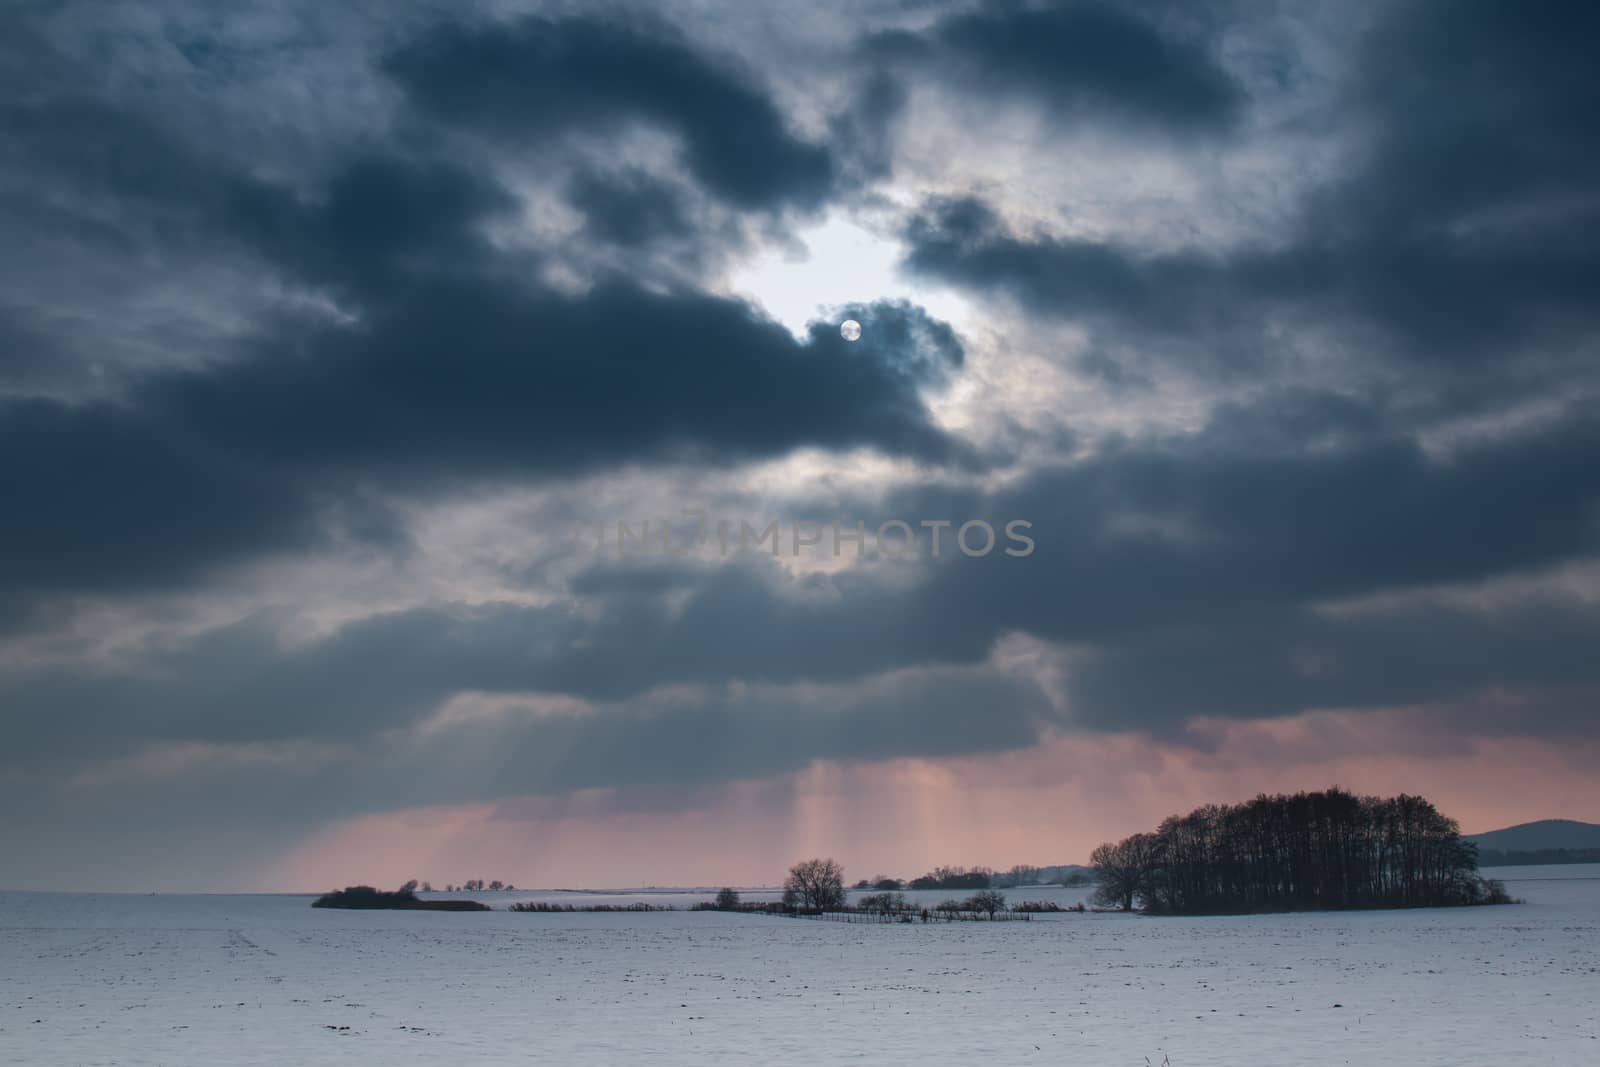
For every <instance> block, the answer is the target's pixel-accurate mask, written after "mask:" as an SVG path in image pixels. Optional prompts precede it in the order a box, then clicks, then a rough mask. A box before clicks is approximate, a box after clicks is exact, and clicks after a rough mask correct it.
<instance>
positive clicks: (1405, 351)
mask: <svg viewBox="0 0 1600 1067" xmlns="http://www.w3.org/2000/svg"><path fill="white" fill-rule="evenodd" d="M1388 14H1389V15H1390V18H1389V19H1388V21H1387V22H1386V23H1385V24H1384V25H1383V27H1382V28H1381V29H1380V30H1379V31H1378V32H1375V33H1374V34H1373V35H1372V36H1371V39H1370V43H1369V44H1368V46H1367V52H1366V54H1365V55H1364V57H1363V58H1362V59H1361V60H1360V61H1359V62H1358V64H1357V65H1356V67H1357V85H1356V87H1355V88H1354V89H1353V90H1352V91H1351V93H1350V101H1349V103H1350V107H1351V110H1352V113H1353V114H1354V116H1355V121H1356V122H1357V123H1358V124H1359V125H1360V126H1361V127H1363V128H1364V130H1365V131H1370V132H1367V133H1366V135H1365V141H1366V143H1368V144H1370V145H1372V147H1371V148H1370V149H1369V150H1366V151H1362V152H1358V153H1353V156H1354V158H1355V159H1356V160H1357V161H1358V164H1357V166H1356V167H1355V169H1354V170H1352V171H1350V172H1349V173H1346V174H1344V175H1343V176H1342V177H1341V178H1339V179H1338V180H1336V181H1335V182H1333V183H1331V184H1329V185H1326V186H1324V187H1323V188H1320V189H1316V190H1313V191H1312V192H1310V193H1309V194H1307V196H1306V197H1305V199H1304V201H1303V203H1302V204H1301V206H1300V211H1299V215H1298V218H1297V219H1296V220H1295V221H1294V223H1293V225H1292V227H1291V228H1290V230H1289V231H1288V233H1287V234H1285V235H1284V236H1283V238H1282V239H1277V240H1274V241H1272V242H1271V243H1270V244H1267V245H1262V246H1245V247H1241V248H1237V249H1233V250H1229V251H1222V252H1212V251H1176V252H1153V251H1149V250H1146V249H1143V248H1141V247H1139V246H1137V245H1135V244H1129V243H1120V242H1117V241H1115V240H1098V239H1080V238H1072V237H1056V236H1052V235H1050V234H1038V233H1029V234H1019V233H1016V232H1014V231H1012V230H1010V229H1008V228H1007V227H1006V225H1005V224H1004V222H1003V220H1001V219H1000V218H999V216H998V215H997V214H996V212H994V211H993V210H992V209H991V208H990V207H989V206H988V205H986V204H984V203H983V202H981V201H980V200H977V199H975V198H971V197H965V198H962V197H957V198H953V199H948V200H945V201H941V202H935V203H933V204H931V205H929V206H928V209H927V210H925V211H924V212H922V213H921V214H920V215H918V216H917V217H915V218H913V219H912V220H911V222H910V223H909V225H908V228H907V231H906V233H907V238H908V242H909V244H910V252H909V254H908V257H907V261H906V264H907V266H908V267H909V268H910V269H911V270H912V271H913V272H916V273H918V274H920V275H923V276H925V277H929V278H936V279H940V280H944V281H948V282H953V283H955V284H958V285H961V286H967V287H971V288H974V289H978V290H986V291H990V292H996V293H1004V294H1006V295H1009V296H1010V297H1012V298H1014V299H1015V300H1017V301H1018V302H1019V303H1021V304H1022V305H1023V306H1025V307H1026V308H1027V309H1028V310H1029V311H1031V312H1033V313H1035V314H1037V315H1040V316H1044V317H1049V318H1060V319H1067V320H1076V321H1083V322H1086V323H1091V324H1095V325H1096V326H1097V328H1098V329H1099V330H1100V332H1101V334H1102V336H1103V337H1104V338H1106V339H1110V340H1113V341H1120V342H1125V343H1133V344H1138V343H1139V342H1140V341H1149V340H1160V341H1162V342H1163V343H1167V342H1171V341H1174V340H1182V339H1184V338H1186V337H1187V338H1188V339H1189V340H1190V341H1191V342H1193V343H1190V344H1187V345H1182V346H1179V347H1178V348H1177V350H1178V351H1179V352H1181V353H1182V358H1184V359H1185V360H1189V361H1195V360H1196V359H1198V361H1199V365H1200V367H1201V368H1203V369H1206V370H1209V371H1211V372H1215V371H1216V370H1217V369H1218V367H1219V365H1225V363H1226V360H1227V359H1229V358H1231V359H1233V360H1234V361H1236V362H1237V361H1239V360H1245V361H1248V362H1249V364H1250V369H1252V370H1259V369H1263V368H1270V367H1271V366H1272V365H1273V364H1274V363H1275V362H1278V363H1281V361H1280V360H1276V359H1275V358H1274V356H1273V351H1274V349H1275V348H1279V347H1281V345H1282V342H1281V340H1280V339H1279V338H1278V335H1275V334H1274V333H1272V332H1271V331H1274V330H1276V331H1280V332H1281V330H1282V327H1283V326H1284V325H1285V324H1292V325H1293V326H1295V327H1296V328H1299V329H1302V330H1319V329H1321V330H1327V329H1332V330H1335V331H1341V330H1342V331H1347V332H1346V334H1345V340H1344V343H1350V340H1349V338H1350V337H1351V336H1354V337H1357V338H1359V337H1361V336H1362V335H1361V334H1351V333H1349V332H1348V331H1352V330H1362V329H1365V330H1374V329H1375V330H1376V331H1377V333H1378V336H1379V337H1381V338H1382V339H1383V340H1384V351H1385V353H1386V355H1388V356H1390V357H1393V358H1396V359H1398V360H1400V361H1401V363H1402V364H1406V365H1411V366H1413V367H1414V368H1417V369H1418V370H1419V371H1420V372H1421V373H1423V374H1425V375H1426V376H1428V378H1429V379H1430V381H1429V385H1430V387H1431V388H1434V389H1437V390H1439V391H1440V392H1453V393H1454V394H1455V396H1454V400H1455V401H1462V400H1464V399H1468V398H1470V399H1471V400H1472V401H1473V402H1474V403H1476V404H1479V405H1481V404H1483V403H1486V402H1489V403H1492V402H1495V401H1499V400H1503V399H1504V397H1505V396H1506V395H1507V392H1508V390H1514V391H1523V390H1525V389H1529V388H1537V386H1538V385H1540V384H1542V385H1543V386H1544V387H1545V388H1549V387H1550V386H1551V384H1552V380H1553V379H1559V380H1562V381H1565V380H1570V376H1571V375H1572V374H1573V373H1574V372H1575V371H1576V372H1579V373H1581V367H1582V364H1581V363H1574V357H1573V356H1572V354H1571V350H1572V346H1573V345H1575V344H1582V343H1584V342H1585V341H1586V340H1588V339H1592V338H1593V336H1594V333H1595V329H1596V325H1597V320H1596V316H1595V313H1594V309H1595V308H1596V307H1600V251H1597V249H1596V246H1595V243H1594V242H1593V241H1591V240H1588V239H1587V236H1586V235H1587V233H1588V232H1589V231H1590V230H1592V229H1593V227H1594V226H1595V224H1596V223H1597V222H1600V198H1597V197H1596V195H1595V194H1594V191H1593V190H1594V189H1595V188H1596V187H1597V186H1600V128H1597V124H1596V119H1595V114H1594V109H1593V108H1592V106H1591V104H1590V102H1591V101H1592V100H1593V99H1594V98H1595V96H1596V94H1597V93H1600V76H1597V75H1596V73H1595V71H1594V65H1593V64H1592V63H1591V62H1589V56H1588V55H1587V52H1586V49H1585V47H1584V46H1583V45H1580V44H1578V43H1577V42H1580V41H1586V40H1588V39H1591V38H1592V36H1593V29H1592V25H1593V22H1594V19H1595V14H1594V12H1593V11H1592V10H1591V9H1590V8H1588V7H1586V6H1584V5H1576V6H1573V5H1551V6H1537V7H1529V6H1526V5H1508V4H1500V3H1486V4H1474V5H1469V6H1468V7H1466V8H1461V7H1458V6H1456V5H1449V4H1446V5H1442V6H1436V5H1420V6H1419V5H1401V6H1396V7H1395V8H1394V9H1393V10H1391V11H1389V12H1388ZM1418 42H1426V47H1421V46H1419V44H1418ZM1367 336H1370V334H1369V335H1367ZM1246 337H1247V338H1248V340H1247V341H1245V340H1242V338H1246ZM1356 343H1360V342H1359V340H1358V341H1357V342H1356ZM1206 349H1209V350H1210V351H1209V352H1206V354H1205V355H1197V350H1199V351H1204V350H1206ZM1219 353H1231V354H1232V355H1231V356H1228V357H1224V359H1223V361H1222V363H1221V364H1219V357H1218V354H1219ZM1584 362H1587V361H1584ZM1444 374H1448V375H1452V376H1454V375H1459V377H1451V378H1445V377H1443V376H1442V375H1444ZM1529 379H1532V382H1531V383H1530V381H1529Z"/></svg>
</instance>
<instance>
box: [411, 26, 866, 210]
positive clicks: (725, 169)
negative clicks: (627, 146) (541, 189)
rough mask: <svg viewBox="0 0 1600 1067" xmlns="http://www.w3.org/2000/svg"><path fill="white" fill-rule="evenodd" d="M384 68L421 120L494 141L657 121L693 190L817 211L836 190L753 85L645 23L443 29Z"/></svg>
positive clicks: (754, 204) (811, 150) (830, 174)
mask: <svg viewBox="0 0 1600 1067" xmlns="http://www.w3.org/2000/svg"><path fill="white" fill-rule="evenodd" d="M385 67H386V69H387V70H388V71H389V72H390V73H391V74H392V75H393V76H394V77H395V78H396V79H397V80H398V81H399V82H400V84H401V85H402V86H404V87H405V89H406V91H407V93H408V94H409V97H410V99H411V100H412V101H413V102H414V103H415V105H416V106H417V107H418V108H419V109H420V110H422V111H423V112H424V113H426V114H430V115H433V116H436V117H437V118H439V119H440V120H442V121H445V122H449V123H451V124H453V125H456V126H459V127H463V128H467V129H482V130H484V131H485V132H486V133H488V134H490V135H491V136H494V137H497V138H502V139H509V140H513V141H515V140H518V139H527V138H536V137H538V136H540V135H548V134H550V133H564V132H571V131H572V130H574V129H575V128H584V129H588V130H591V131H592V130H594V129H596V128H599V129H602V130H612V131H614V130H616V129H618V128H620V127H621V126H622V125H624V124H626V123H627V122H629V121H641V120H642V121H646V122H651V123H655V124H658V125H660V126H663V127H665V128H666V129H668V130H670V131H671V132H673V133H675V134H677V135H678V136H679V137H681V138H682V140H683V143H684V155H685V162H686V163H687V165H688V167H689V169H690V171H691V172H692V173H693V174H694V175H695V177H696V178H697V179H698V180H699V181H700V182H701V183H702V184H704V185H705V186H706V187H707V188H708V189H711V190H712V191H714V192H716V193H717V194H719V195H721V196H723V197H725V198H727V199H728V200H730V201H732V202H733V203H735V204H738V205H740V206H743V207H751V208H759V207H772V206H780V205H783V204H786V203H793V204H797V205H799V206H816V205H817V204H819V203H820V202H821V201H822V200H823V199H824V197H825V196H826V195H827V193H828V191H829V189H830V187H831V185H832V183H833V181H834V163H833V160H832V158H831V157H830V155H829V153H828V151H827V149H825V148H823V147H821V146H818V145H812V144H808V143H806V142H804V141H802V140H799V139H798V138H797V137H795V136H794V135H793V133H791V132H790V130H789V129H788V128H787V124H786V122H785V120H784V117H783V115H782V113H781V112H780V111H779V110H778V109H777V107H776V106H775V105H774V104H773V103H772V101H771V99H770V98H769V97H768V96H767V95H766V93H765V92H763V91H762V90H761V89H760V88H759V87H758V86H757V85H756V84H754V81H753V78H752V77H751V76H749V75H748V74H747V73H745V72H741V71H737V70H735V69H733V68H732V65H731V63H730V62H728V61H719V60H717V59H714V58H712V57H710V56H708V55H706V54H704V53H703V52H701V51H700V50H697V49H695V48H694V47H692V46H691V45H690V44H689V43H688V42H687V41H685V40H684V39H683V37H682V36H681V34H680V33H679V32H678V31H677V30H676V29H675V28H674V27H672V26H670V25H667V24H665V23H662V22H659V21H656V20H653V19H648V18H644V17H642V16H623V15H620V14H617V15H612V16H609V17H600V16H586V17H579V18H567V19H545V18H538V17H526V18H521V19H517V20H515V21H512V22H502V23H484V24H480V25H473V26H464V25H460V24H454V23H452V24H447V25H444V26H441V27H438V28H437V29H435V30H434V31H433V32H430V33H427V34H423V35H421V36H419V37H418V39H416V40H415V41H413V42H411V43H410V44H407V45H406V46H404V47H402V48H400V49H398V50H397V51H395V52H394V53H393V54H391V55H390V56H389V57H388V58H387V59H386V61H385Z"/></svg>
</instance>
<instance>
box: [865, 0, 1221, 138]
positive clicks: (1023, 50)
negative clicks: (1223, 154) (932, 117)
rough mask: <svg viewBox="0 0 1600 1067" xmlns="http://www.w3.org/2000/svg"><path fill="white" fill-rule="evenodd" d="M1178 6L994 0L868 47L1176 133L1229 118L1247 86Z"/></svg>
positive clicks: (1059, 108) (976, 88)
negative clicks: (1219, 59) (1146, 7)
mask: <svg viewBox="0 0 1600 1067" xmlns="http://www.w3.org/2000/svg"><path fill="white" fill-rule="evenodd" d="M1172 14H1173V13H1172V12H1170V11H1168V12H1163V11H1161V10H1160V9H1159V8H1156V9H1152V10H1147V11H1140V10H1139V9H1138V7H1137V6H1134V5H1115V6H1114V5H1111V4H1102V3H1093V2H1088V3H1086V2H1079V0H1066V2H1053V3H1048V4H1045V5H1043V6H1030V5H1026V4H1021V3H988V4H984V5H982V6H981V7H980V8H979V9H978V10H976V11H972V12H965V13H960V14H953V15H948V16H946V17H944V18H942V19H940V20H939V21H938V22H936V23H935V24H934V25H933V26H932V27H931V28H929V29H927V30H925V31H908V30H896V31H886V32H882V33H879V34H875V35H874V36H872V37H871V38H870V39H869V40H868V42H867V46H866V47H867V51H868V53H869V54H870V55H872V56H874V57H875V58H877V59H878V60H879V61H881V62H885V63H887V64H888V65H889V66H890V67H891V68H895V67H904V68H909V69H911V70H913V71H917V72H920V73H921V74H922V75H923V76H924V77H926V78H928V79H929V80H931V81H936V82H938V83H941V84H950V83H954V84H955V85H958V86H959V87H961V88H962V89H964V90H966V91H968V92H971V93H974V94H976V95H978V96H980V97H988V98H994V97H1002V98H1003V97H1006V96H1017V97H1022V98H1025V99H1031V100H1034V101H1036V102H1037V103H1039V104H1040V105H1042V106H1044V107H1045V108H1047V109H1048V114H1049V115H1050V117H1051V118H1052V120H1053V121H1058V122H1083V121H1091V122H1098V123H1102V124H1106V125H1111V124H1117V125H1119V126H1129V125H1131V126H1134V127H1136V128H1137V127H1146V128H1151V129H1155V130H1161V131H1169V132H1173V131H1203V130H1217V129H1221V128H1223V127H1226V126H1227V125H1228V124H1229V123H1231V122H1232V121H1233V119H1234V118H1235V117H1236V116H1237V115H1238V114H1239V112H1240V110H1241V108H1242V106H1243V104H1244V99H1245V97H1244V92H1243V90H1242V88H1241V87H1240V86H1239V85H1238V84H1237V82H1235V80H1234V79H1233V78H1232V77H1231V76H1230V75H1229V74H1228V73H1227V72H1226V71H1225V70H1224V69H1223V68H1222V67H1221V66H1220V64H1219V63H1218V62H1217V60H1216V58H1215V56H1214V55H1213V51H1212V47H1211V44H1210V42H1209V41H1207V40H1206V39H1205V37H1204V36H1203V35H1201V34H1199V33H1197V32H1196V29H1197V26H1196V25H1195V24H1194V23H1195V20H1191V19H1184V18H1181V17H1176V18H1175V17H1171V16H1172Z"/></svg>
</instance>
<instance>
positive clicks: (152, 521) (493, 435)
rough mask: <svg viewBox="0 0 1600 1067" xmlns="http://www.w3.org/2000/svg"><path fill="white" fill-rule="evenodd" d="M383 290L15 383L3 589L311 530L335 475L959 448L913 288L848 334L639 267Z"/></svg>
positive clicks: (946, 340)
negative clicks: (291, 321)
mask: <svg viewBox="0 0 1600 1067" xmlns="http://www.w3.org/2000/svg"><path fill="white" fill-rule="evenodd" d="M402 294H405V295H402ZM386 296H387V297H388V298H390V299H392V300H394V303H392V304H385V305H383V306H381V307H378V308H376V309H374V310H373V312H372V313H371V315H370V321H369V322H368V323H366V324H364V325H363V326H361V327H356V328H348V329H347V328H335V329H326V330H317V331H313V332H311V333H310V334H309V335H308V336H306V337H303V338H299V339H298V341H297V343H296V344H295V345H294V346H293V347H290V348H289V349H288V350H285V344H284V342H285V340H286V338H285V337H282V336H280V337H279V338H277V339H276V341H275V343H273V344H272V345H270V346H263V350H262V351H261V352H260V353H259V354H257V355H254V356H251V357H248V358H245V359H242V360H239V361H236V362H233V363H229V364H226V365H224V366H221V367H216V368H208V369H203V370H194V371H182V370H180V371H168V372H161V373H154V374H150V375H147V376H145V377H144V378H143V379H142V380H140V381H139V382H138V383H137V384H135V385H134V386H133V387H132V389H131V390H130V391H129V394H128V398H127V400H126V401H125V402H121V403H114V404H113V403H106V404H94V405H67V404H64V403H60V402H55V401H47V400H32V401H8V402H4V403H3V406H0V440H3V441H4V444H5V446H6V447H5V448H4V450H3V452H0V493H3V494H4V495H5V499H7V500H10V501H14V502H17V504H18V505H19V508H18V517H17V518H16V519H14V520H11V521H8V522H7V523H6V524H5V525H4V526H3V527H0V557H3V558H4V562H3V563H0V588H4V587H7V586H9V587H13V588H15V587H17V586H21V587H22V588H23V589H28V588H30V587H31V588H46V589H48V588H67V589H81V590H90V589H97V588H99V589H104V588H108V587H114V586H119V585H124V584H127V583H133V582H137V583H138V584H140V585H144V586H146V587H148V586H152V585H159V584H161V583H162V582H163V581H170V580H176V579H177V578H178V577H179V576H180V575H182V574H184V573H188V572H191V571H193V570H196V569H202V568H204V567H206V566H208V565H210V564H213V563H217V562H221V561H224V560H227V559H231V558H238V557H240V556H242V555H246V554H248V553H249V552H251V551H262V550H267V549H272V548H285V547H290V546H292V545H294V544H295V543H297V542H298V543H300V544H302V545H304V544H305V543H306V541H307V540H308V534H309V531H311V530H312V529H314V528H315V527H314V525H313V524H312V521H311V519H312V516H313V515H314V514H315V513H316V511H317V509H318V506H319V502H320V501H321V500H322V499H323V498H324V497H326V496H328V495H335V496H339V497H343V498H349V494H350V491H351V489H352V487H354V486H357V485H360V484H363V483H365V482H370V481H372V480H374V479H376V480H377V481H378V482H379V483H380V484H388V485H390V486H396V487H400V488H408V489H414V490H422V489H428V490H431V491H435V492H437V491H439V490H441V489H445V488H450V489H460V488H463V487H465V486H466V485H470V484H474V483H478V482H483V481H490V480H494V481H512V482H526V481H529V480H538V479H543V478H550V477H560V476H567V475H572V474H575V473H578V472H583V471H589V470H593V469H596V468H599V467H603V466H605V465H607V464H612V463H621V462H627V461H647V460H651V459H656V460H688V459H694V460H699V461H701V462H708V463H715V464H725V463H732V462H736V461H738V460H744V459H752V458H758V457H763V456H774V455H779V454H782V453H783V452H786V451H788V450H789V449H792V448H795V447H798V446H801V445H817V446H822V447H832V448H851V447H857V446H876V447H881V448H884V449H887V450H888V451H891V452H897V453H901V454H907V455H915V456H922V457H925V458H932V459H949V458H955V457H957V456H959V455H960V454H961V450H960V449H959V447H958V446H956V445H954V444H952V443H951V442H950V441H948V440H947V439H946V438H945V437H944V435H943V434H942V433H940V432H939V431H938V430H937V429H935V428H933V427H932V426H931V425H930V423H929V420H928V415H927V411H926V408H925V407H924V405H923V401H922V399H921V396H920V390H921V388H922V387H923V386H924V385H927V384H930V383H931V382H933V381H935V380H936V377H937V375H938V374H941V373H943V372H945V371H948V370H950V369H951V361H956V362H958V361H959V359H960V349H959V346H958V345H956V344H955V342H954V340H953V337H951V335H949V333H948V330H947V329H946V328H943V327H942V326H941V325H940V324H938V323H935V322H932V321H931V320H928V319H927V317H926V316H925V315H923V313H921V312H920V311H919V310H917V309H915V308H910V307H907V306H904V305H892V304H886V305H880V306H878V307H876V308H871V309H868V310H867V311H863V312H861V314H863V315H865V316H866V319H867V321H869V322H871V323H872V324H873V325H874V327H875V329H874V333H875V335H876V337H875V339H874V341H873V342H872V343H871V344H868V343H866V342H863V343H861V344H859V345H856V346H853V347H851V346H848V345H847V343H846V342H845V341H843V340H842V339H841V338H840V337H839V336H838V333H837V331H836V330H833V329H831V328H828V327H825V326H819V327H817V328H816V329H815V330H813V332H812V334H811V336H810V337H809V338H808V339H807V341H806V342H805V343H800V342H797V341H796V340H795V339H794V338H793V337H792V335H790V334H789V332H788V331H787V330H785V329H784V328H783V327H781V326H778V325H777V324H775V323H773V322H771V321H768V320H765V319H762V318H760V317H759V316H758V315H756V314H755V313H754V312H753V311H752V310H751V309H750V308H749V307H748V306H746V305H744V304H743V303H741V302H738V301H735V300H729V299H725V298H720V297H712V296H707V295H704V294H696V293H685V294H679V295H661V294H656V293H650V292H646V291H644V290H641V289H639V288H637V287H634V286H632V285H629V284H627V283H622V282H618V283H613V284H610V285H607V286H604V287H602V288H598V289H595V290H593V291H592V292H590V293H588V294H586V295H585V296H582V297H576V298H570V297H564V296H558V295H555V294H550V293H539V292H536V291H531V290H529V289H527V288H526V287H524V286H517V285H514V284H510V283H496V282H493V281H489V280H476V281H472V280H461V279H456V280H444V279H434V280H431V281H430V282H428V283H427V284H425V285H424V284H420V283H407V284H406V285H405V286H404V287H400V286H398V285H397V286H394V287H391V288H389V289H387V290H386ZM924 337H932V338H933V339H934V342H933V345H932V347H927V346H925V345H924V342H923V338H924ZM941 345H943V347H940V346H941ZM441 359H447V362H444V363H441ZM445 479H448V480H449V481H448V483H446V482H445V481H444V480H445ZM355 499H357V500H359V497H356V498H355ZM24 502H25V503H24Z"/></svg>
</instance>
